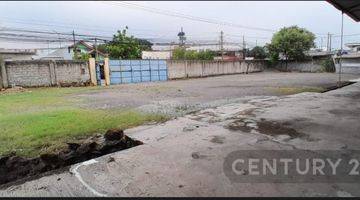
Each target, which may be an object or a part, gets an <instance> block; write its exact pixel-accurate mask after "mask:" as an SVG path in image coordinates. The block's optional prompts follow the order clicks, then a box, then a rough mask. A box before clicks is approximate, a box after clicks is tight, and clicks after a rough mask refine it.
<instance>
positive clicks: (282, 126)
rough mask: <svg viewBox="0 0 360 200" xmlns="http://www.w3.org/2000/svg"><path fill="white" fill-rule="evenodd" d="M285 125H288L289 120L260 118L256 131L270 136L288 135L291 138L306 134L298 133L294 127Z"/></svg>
mask: <svg viewBox="0 0 360 200" xmlns="http://www.w3.org/2000/svg"><path fill="white" fill-rule="evenodd" d="M287 125H289V122H283V123H279V122H275V121H266V120H265V119H262V120H261V121H260V122H257V126H258V128H257V131H259V133H262V134H265V135H271V136H277V135H288V136H290V138H291V139H293V138H298V137H306V136H307V135H306V134H304V133H300V132H298V131H296V130H295V129H293V128H290V127H288V126H287Z"/></svg>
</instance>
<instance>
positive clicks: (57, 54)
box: [40, 48, 72, 60]
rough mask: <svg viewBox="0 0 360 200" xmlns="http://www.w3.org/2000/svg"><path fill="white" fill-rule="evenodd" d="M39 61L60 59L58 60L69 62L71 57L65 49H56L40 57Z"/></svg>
mask: <svg viewBox="0 0 360 200" xmlns="http://www.w3.org/2000/svg"><path fill="white" fill-rule="evenodd" d="M40 59H60V60H71V59H72V56H71V53H69V50H68V49H67V48H62V49H57V50H55V51H53V52H51V53H49V54H48V55H46V56H42V57H40Z"/></svg>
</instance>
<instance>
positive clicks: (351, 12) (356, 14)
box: [327, 0, 360, 22]
mask: <svg viewBox="0 0 360 200" xmlns="http://www.w3.org/2000/svg"><path fill="white" fill-rule="evenodd" d="M327 2H329V3H330V4H332V5H333V6H334V7H335V8H337V9H339V10H340V11H342V12H344V13H346V14H347V15H348V16H349V17H351V18H352V19H353V20H355V21H356V22H359V21H360V1H359V0H327Z"/></svg>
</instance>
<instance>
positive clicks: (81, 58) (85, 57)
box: [73, 53, 91, 61]
mask: <svg viewBox="0 0 360 200" xmlns="http://www.w3.org/2000/svg"><path fill="white" fill-rule="evenodd" d="M89 58H91V55H90V54H88V53H80V54H76V56H75V55H74V56H73V59H74V60H78V61H88V60H89Z"/></svg>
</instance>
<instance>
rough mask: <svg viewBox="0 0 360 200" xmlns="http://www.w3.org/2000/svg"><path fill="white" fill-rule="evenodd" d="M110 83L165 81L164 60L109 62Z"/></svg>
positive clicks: (165, 67) (165, 68)
mask: <svg viewBox="0 0 360 200" xmlns="http://www.w3.org/2000/svg"><path fill="white" fill-rule="evenodd" d="M109 68H110V83H111V84H112V85H115V84H122V83H138V82H149V81H166V80H167V66H166V60H109Z"/></svg>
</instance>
